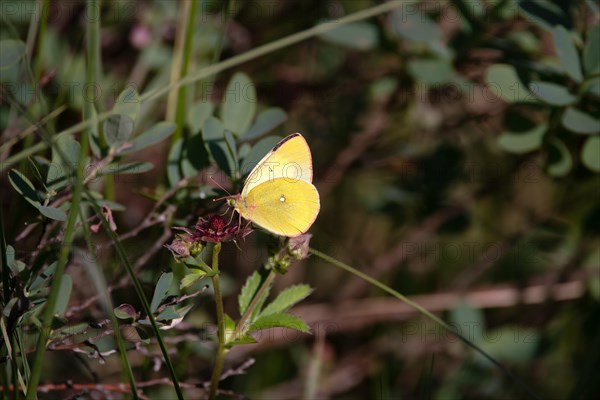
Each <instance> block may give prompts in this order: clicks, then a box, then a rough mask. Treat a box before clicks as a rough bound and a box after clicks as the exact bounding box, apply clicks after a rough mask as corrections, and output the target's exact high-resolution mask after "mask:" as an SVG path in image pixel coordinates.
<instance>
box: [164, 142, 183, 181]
mask: <svg viewBox="0 0 600 400" xmlns="http://www.w3.org/2000/svg"><path fill="white" fill-rule="evenodd" d="M182 157H183V138H179V139H177V140H176V141H175V143H173V144H172V145H171V150H169V155H168V156H167V179H168V180H169V185H170V186H171V187H173V186H174V185H175V184H176V183H177V182H179V181H180V180H181V179H182V175H181V159H182Z"/></svg>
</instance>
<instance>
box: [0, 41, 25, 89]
mask: <svg viewBox="0 0 600 400" xmlns="http://www.w3.org/2000/svg"><path fill="white" fill-rule="evenodd" d="M26 50H27V48H26V46H25V43H23V42H22V41H20V40H15V39H6V40H1V41H0V54H2V57H0V71H5V70H7V69H9V68H11V67H13V66H15V65H17V63H19V61H21V60H22V59H23V58H24V57H25V52H26ZM0 76H2V77H4V74H0ZM0 81H2V82H5V80H4V79H3V78H2V79H0Z"/></svg>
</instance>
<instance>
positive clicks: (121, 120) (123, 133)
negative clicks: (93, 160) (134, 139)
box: [104, 114, 133, 149]
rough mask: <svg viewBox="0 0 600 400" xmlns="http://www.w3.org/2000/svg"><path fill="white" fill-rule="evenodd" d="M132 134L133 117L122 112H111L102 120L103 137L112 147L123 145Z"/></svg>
mask: <svg viewBox="0 0 600 400" xmlns="http://www.w3.org/2000/svg"><path fill="white" fill-rule="evenodd" d="M132 134H133V119H131V117H129V116H128V115H124V114H113V115H111V116H110V117H108V118H107V119H106V121H105V122H104V137H105V138H106V143H108V145H109V146H110V147H112V148H115V149H116V148H119V147H121V146H122V145H124V144H125V143H126V142H127V141H128V140H129V138H130V137H131V135H132Z"/></svg>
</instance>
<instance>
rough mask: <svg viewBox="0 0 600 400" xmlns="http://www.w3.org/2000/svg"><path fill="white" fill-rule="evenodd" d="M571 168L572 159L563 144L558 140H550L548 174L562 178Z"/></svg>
mask: <svg viewBox="0 0 600 400" xmlns="http://www.w3.org/2000/svg"><path fill="white" fill-rule="evenodd" d="M572 168H573V157H571V153H570V152H569V149H568V148H567V146H565V144H564V143H563V142H562V141H560V140H559V139H552V143H551V145H550V148H549V157H548V173H549V174H550V175H551V176H556V177H563V176H565V175H567V174H568V173H569V172H570V171H571V169H572Z"/></svg>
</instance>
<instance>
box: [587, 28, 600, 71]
mask: <svg viewBox="0 0 600 400" xmlns="http://www.w3.org/2000/svg"><path fill="white" fill-rule="evenodd" d="M583 65H584V67H585V72H586V75H593V74H597V73H600V25H595V26H593V27H592V28H591V29H590V30H589V32H588V34H587V38H586V41H585V48H584V50H583Z"/></svg>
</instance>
